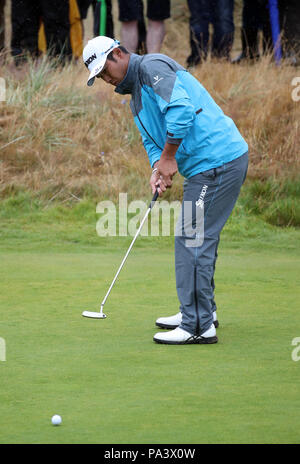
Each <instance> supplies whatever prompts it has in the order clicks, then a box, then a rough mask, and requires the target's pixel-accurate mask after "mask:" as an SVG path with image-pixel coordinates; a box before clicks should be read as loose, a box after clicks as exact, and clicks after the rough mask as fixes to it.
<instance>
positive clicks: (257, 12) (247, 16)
mask: <svg viewBox="0 0 300 464" xmlns="http://www.w3.org/2000/svg"><path fill="white" fill-rule="evenodd" d="M269 13H270V12H269V7H268V0H244V2H243V12H242V28H241V40H242V52H241V54H240V55H239V56H238V57H237V58H235V59H234V60H233V61H232V62H233V63H240V62H241V61H243V60H245V59H246V60H247V59H250V60H256V59H258V58H259V56H260V53H259V35H258V33H259V30H262V35H263V40H262V53H263V54H265V53H267V52H269V51H270V50H271V49H272V34H271V26H270V14H269Z"/></svg>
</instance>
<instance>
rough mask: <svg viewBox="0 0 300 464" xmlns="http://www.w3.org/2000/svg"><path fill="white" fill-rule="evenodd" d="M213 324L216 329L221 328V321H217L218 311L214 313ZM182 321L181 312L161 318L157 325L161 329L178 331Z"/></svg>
mask: <svg viewBox="0 0 300 464" xmlns="http://www.w3.org/2000/svg"><path fill="white" fill-rule="evenodd" d="M213 318H214V319H213V322H214V326H215V328H217V327H219V321H218V319H217V313H216V311H214V312H213ZM181 321H182V314H181V312H179V313H177V314H175V315H174V316H170V317H159V318H158V319H157V320H156V322H155V323H156V325H157V327H160V328H161V329H176V327H178V326H179V325H180V324H181Z"/></svg>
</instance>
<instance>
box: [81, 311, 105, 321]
mask: <svg viewBox="0 0 300 464" xmlns="http://www.w3.org/2000/svg"><path fill="white" fill-rule="evenodd" d="M82 315H83V316H84V317H90V318H92V319H105V318H106V315H105V314H104V313H103V312H102V311H100V312H94V311H83V313H82Z"/></svg>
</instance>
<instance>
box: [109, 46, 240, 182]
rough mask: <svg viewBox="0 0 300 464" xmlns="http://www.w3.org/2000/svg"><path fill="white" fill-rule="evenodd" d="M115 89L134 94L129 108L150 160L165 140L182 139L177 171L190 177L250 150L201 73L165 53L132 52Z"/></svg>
mask: <svg viewBox="0 0 300 464" xmlns="http://www.w3.org/2000/svg"><path fill="white" fill-rule="evenodd" d="M115 91H116V92H117V93H120V94H123V95H124V94H128V93H129V94H132V98H131V102H130V107H131V111H132V113H133V116H134V120H135V122H136V125H137V127H138V129H139V131H140V132H141V135H142V140H143V144H144V147H145V149H146V151H147V153H148V157H149V160H150V164H151V166H153V164H154V163H155V162H156V161H158V160H159V159H160V156H161V153H162V151H163V148H164V145H165V143H166V142H169V143H174V144H177V145H178V150H177V152H176V157H175V158H176V161H177V165H178V171H179V172H180V174H182V175H183V176H184V177H186V178H190V177H192V176H194V175H195V174H198V173H199V172H202V171H206V170H208V169H212V168H216V167H218V166H222V165H223V164H225V163H228V162H229V161H232V160H234V159H235V158H238V157H239V156H242V155H243V154H244V153H246V152H247V151H248V145H247V143H246V142H245V140H244V139H243V137H242V136H241V134H240V132H239V131H238V129H237V127H236V125H235V124H234V122H233V121H232V119H230V118H229V117H228V116H226V115H225V114H224V113H223V111H222V110H221V108H220V107H219V106H218V105H217V104H216V103H215V101H214V100H213V98H212V97H211V96H210V94H209V93H208V92H207V90H206V89H205V88H204V87H203V86H202V85H201V84H200V82H199V81H198V80H197V79H195V78H194V77H193V76H192V75H191V74H190V73H189V72H188V71H186V70H185V69H184V68H183V67H182V66H180V65H179V64H178V63H177V62H176V61H174V60H172V59H171V58H169V57H168V56H166V55H162V54H149V55H144V56H139V55H136V54H134V53H133V54H131V55H130V59H129V65H128V70H127V74H126V76H125V78H124V79H123V81H122V82H121V83H120V84H119V85H118V86H117V87H116V89H115Z"/></svg>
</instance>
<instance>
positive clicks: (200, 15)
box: [187, 0, 234, 66]
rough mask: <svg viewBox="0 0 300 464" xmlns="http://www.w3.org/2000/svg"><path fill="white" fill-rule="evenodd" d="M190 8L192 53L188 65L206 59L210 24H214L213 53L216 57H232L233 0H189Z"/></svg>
mask: <svg viewBox="0 0 300 464" xmlns="http://www.w3.org/2000/svg"><path fill="white" fill-rule="evenodd" d="M188 6H189V10H190V14H191V16H190V44H191V54H190V56H189V57H188V58H187V65H188V66H194V65H197V64H198V63H201V61H203V60H205V59H206V58H207V56H208V53H209V50H208V46H209V25H210V24H212V25H213V29H214V32H213V37H212V45H211V54H212V56H213V57H215V58H225V59H227V60H228V59H229V58H230V52H231V48H232V44H233V39H234V22H233V9H234V1H233V0H188Z"/></svg>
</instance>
